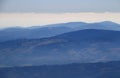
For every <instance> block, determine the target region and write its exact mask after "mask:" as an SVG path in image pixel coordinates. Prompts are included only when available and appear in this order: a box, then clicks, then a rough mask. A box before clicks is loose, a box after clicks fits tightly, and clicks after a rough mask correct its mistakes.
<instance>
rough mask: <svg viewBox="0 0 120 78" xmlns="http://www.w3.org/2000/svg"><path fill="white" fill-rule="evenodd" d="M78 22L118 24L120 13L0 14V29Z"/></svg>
mask: <svg viewBox="0 0 120 78" xmlns="http://www.w3.org/2000/svg"><path fill="white" fill-rule="evenodd" d="M78 21H82V22H99V21H113V22H116V23H119V24H120V13H107V12H106V13H0V28H6V27H13V26H22V27H29V26H42V25H47V24H54V23H65V22H78Z"/></svg>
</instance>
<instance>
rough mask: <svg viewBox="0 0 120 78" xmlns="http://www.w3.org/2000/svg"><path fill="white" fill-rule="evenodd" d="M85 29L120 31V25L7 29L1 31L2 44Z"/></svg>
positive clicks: (100, 23) (74, 25)
mask: <svg viewBox="0 0 120 78" xmlns="http://www.w3.org/2000/svg"><path fill="white" fill-rule="evenodd" d="M83 29H103V30H115V31H116V30H117V31H120V25H119V24H116V23H114V22H110V21H104V22H98V23H84V22H70V23H61V24H52V25H46V26H36V27H28V28H20V27H14V28H6V29H1V30H0V42H4V41H9V40H16V39H39V38H45V37H52V36H56V35H59V34H63V33H67V32H72V31H77V30H83Z"/></svg>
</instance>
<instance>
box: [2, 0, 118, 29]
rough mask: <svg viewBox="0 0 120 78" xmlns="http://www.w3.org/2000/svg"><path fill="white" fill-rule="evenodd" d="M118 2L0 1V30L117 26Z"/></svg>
mask: <svg viewBox="0 0 120 78" xmlns="http://www.w3.org/2000/svg"><path fill="white" fill-rule="evenodd" d="M119 7H120V0H0V28H6V27H15V26H22V27H30V26H42V25H47V24H54V23H64V22H79V21H80V22H81V21H83V22H99V21H113V22H116V23H120V8H119Z"/></svg>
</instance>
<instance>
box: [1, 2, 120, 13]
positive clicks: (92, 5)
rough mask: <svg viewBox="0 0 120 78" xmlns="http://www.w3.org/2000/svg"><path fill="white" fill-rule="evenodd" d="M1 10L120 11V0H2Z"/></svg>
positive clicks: (58, 11) (44, 11)
mask: <svg viewBox="0 0 120 78" xmlns="http://www.w3.org/2000/svg"><path fill="white" fill-rule="evenodd" d="M0 7H1V10H0V12H42V13H46V12H47V13H48V12H52V13H54V12H57V13H60V12H120V8H119V7H120V0H0Z"/></svg>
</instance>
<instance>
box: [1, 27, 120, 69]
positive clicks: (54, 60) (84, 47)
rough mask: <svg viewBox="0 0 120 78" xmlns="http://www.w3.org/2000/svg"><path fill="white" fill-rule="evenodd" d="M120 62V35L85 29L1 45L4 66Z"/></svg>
mask: <svg viewBox="0 0 120 78" xmlns="http://www.w3.org/2000/svg"><path fill="white" fill-rule="evenodd" d="M118 60H120V31H113V30H99V29H85V30H78V31H74V32H69V33H64V34H61V35H57V36H53V37H48V38H41V39H17V40H11V41H6V42H1V43H0V66H1V67H5V66H35V65H43V64H47V65H51V64H52V65H53V64H68V63H94V62H106V61H118Z"/></svg>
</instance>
